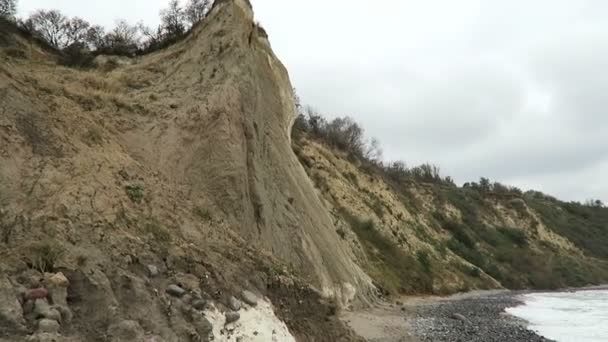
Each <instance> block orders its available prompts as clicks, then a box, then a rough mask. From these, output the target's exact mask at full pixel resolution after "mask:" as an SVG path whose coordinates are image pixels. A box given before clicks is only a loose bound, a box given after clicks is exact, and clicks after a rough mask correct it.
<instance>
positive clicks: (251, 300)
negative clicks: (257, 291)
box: [241, 290, 258, 306]
mask: <svg viewBox="0 0 608 342" xmlns="http://www.w3.org/2000/svg"><path fill="white" fill-rule="evenodd" d="M241 298H242V299H243V301H244V302H245V303H247V304H249V305H251V306H256V305H258V297H257V296H256V295H254V294H253V292H250V291H247V290H245V291H243V292H242V293H241Z"/></svg>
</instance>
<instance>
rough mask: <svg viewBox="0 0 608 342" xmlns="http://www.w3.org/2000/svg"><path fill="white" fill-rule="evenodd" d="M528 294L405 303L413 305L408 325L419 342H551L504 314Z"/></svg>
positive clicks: (462, 296) (473, 295)
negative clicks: (523, 295)
mask: <svg viewBox="0 0 608 342" xmlns="http://www.w3.org/2000/svg"><path fill="white" fill-rule="evenodd" d="M526 293H530V291H488V292H483V291H481V292H473V293H465V294H460V295H456V296H452V297H446V298H434V299H431V300H428V301H427V300H424V299H423V300H422V301H421V302H420V301H415V302H414V303H408V302H406V304H405V305H406V306H409V305H414V306H413V307H412V308H411V309H412V311H411V312H412V314H410V315H409V317H406V321H407V322H408V326H409V329H411V333H412V334H413V335H414V336H415V337H416V338H417V339H418V341H420V342H490V341H494V342H551V341H552V340H549V339H547V338H544V337H542V336H540V335H538V334H536V333H535V332H534V331H532V330H529V329H528V327H527V325H528V323H527V322H526V321H524V320H522V319H519V318H517V317H514V316H511V315H509V314H507V313H506V312H505V309H506V308H509V307H514V306H518V305H521V304H523V302H522V301H521V300H520V299H519V296H520V295H522V294H526ZM407 311H410V310H407Z"/></svg>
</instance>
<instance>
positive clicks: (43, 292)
mask: <svg viewBox="0 0 608 342" xmlns="http://www.w3.org/2000/svg"><path fill="white" fill-rule="evenodd" d="M48 296H49V290H47V289H45V288H44V287H39V288H36V289H30V290H27V291H26V292H25V299H30V300H36V299H42V298H47V297H48Z"/></svg>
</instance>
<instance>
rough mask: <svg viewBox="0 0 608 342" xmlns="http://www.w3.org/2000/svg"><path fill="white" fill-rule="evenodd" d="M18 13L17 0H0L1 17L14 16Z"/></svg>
mask: <svg viewBox="0 0 608 342" xmlns="http://www.w3.org/2000/svg"><path fill="white" fill-rule="evenodd" d="M16 13H17V0H0V17H3V18H13V17H14V16H15V14H16Z"/></svg>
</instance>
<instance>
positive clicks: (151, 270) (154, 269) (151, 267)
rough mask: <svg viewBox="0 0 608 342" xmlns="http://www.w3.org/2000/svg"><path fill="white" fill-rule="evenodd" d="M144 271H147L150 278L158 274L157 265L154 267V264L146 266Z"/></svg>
mask: <svg viewBox="0 0 608 342" xmlns="http://www.w3.org/2000/svg"><path fill="white" fill-rule="evenodd" d="M146 271H147V272H148V276H150V277H152V278H154V277H157V276H158V275H159V274H160V271H159V270H158V267H156V266H154V265H148V266H146Z"/></svg>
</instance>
